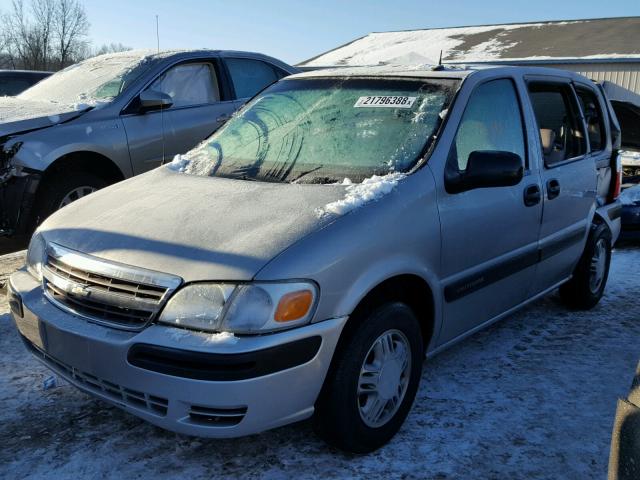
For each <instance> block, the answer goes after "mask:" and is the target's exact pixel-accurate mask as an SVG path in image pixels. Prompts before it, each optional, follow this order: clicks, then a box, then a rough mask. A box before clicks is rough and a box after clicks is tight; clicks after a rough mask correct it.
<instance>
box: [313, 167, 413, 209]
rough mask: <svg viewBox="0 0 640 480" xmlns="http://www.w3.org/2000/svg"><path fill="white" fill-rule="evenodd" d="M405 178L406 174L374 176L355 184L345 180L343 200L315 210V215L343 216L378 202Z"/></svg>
mask: <svg viewBox="0 0 640 480" xmlns="http://www.w3.org/2000/svg"><path fill="white" fill-rule="evenodd" d="M405 176H406V174H404V173H397V172H396V173H390V174H388V175H382V176H378V175H374V176H373V177H370V178H365V179H364V180H363V181H362V183H357V184H353V183H351V180H349V179H348V178H345V179H344V181H343V182H342V184H343V185H346V186H347V188H346V194H345V196H344V198H342V199H340V200H336V201H335V202H331V203H329V204H327V205H325V206H324V207H323V208H319V209H317V210H316V215H317V216H318V217H324V216H325V215H331V214H333V215H344V214H345V213H348V212H350V211H352V210H355V209H356V208H360V207H362V206H363V205H366V204H367V203H371V202H375V201H378V200H380V199H381V198H382V197H384V196H385V195H387V194H389V193H391V191H392V190H393V189H394V188H396V185H397V184H398V182H399V181H400V180H402V179H403V178H404V177H405Z"/></svg>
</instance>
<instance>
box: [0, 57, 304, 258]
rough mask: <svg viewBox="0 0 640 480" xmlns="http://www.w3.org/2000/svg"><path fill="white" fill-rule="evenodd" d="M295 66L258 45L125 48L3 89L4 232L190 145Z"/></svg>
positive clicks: (0, 176) (0, 224)
mask: <svg viewBox="0 0 640 480" xmlns="http://www.w3.org/2000/svg"><path fill="white" fill-rule="evenodd" d="M295 71H296V69H295V68H294V67H291V66H289V65H287V64H285V63H283V62H281V61H279V60H277V59H275V58H272V57H268V56H266V55H262V54H259V53H249V52H237V51H220V50H196V51H165V52H149V51H128V52H120V53H114V54H107V55H101V56H98V57H95V58H92V59H89V60H85V61H83V62H80V63H78V64H75V65H72V66H70V67H68V68H66V69H64V70H62V71H60V72H57V73H56V74H54V75H52V76H51V77H49V78H47V79H45V80H44V81H42V82H40V83H38V84H37V85H35V86H33V87H31V88H30V89H28V90H26V91H24V92H22V93H21V94H20V95H18V96H16V97H4V98H0V236H4V237H13V240H15V238H19V237H21V236H22V237H23V238H24V239H26V238H28V236H30V234H31V232H32V231H33V230H34V229H35V227H36V226H37V225H38V224H39V223H40V222H41V221H42V220H43V219H44V218H46V217H47V216H48V215H50V214H51V213H52V212H54V211H56V210H58V209H59V208H61V207H63V206H65V205H67V204H69V203H71V202H73V201H75V200H77V199H78V198H81V197H83V196H85V195H88V194H89V193H91V192H94V191H95V190H98V189H100V188H102V187H105V186H107V185H110V184H112V183H115V182H118V181H120V180H123V179H125V178H128V177H131V176H133V175H138V174H140V173H143V172H146V171H148V170H151V169H153V168H155V167H157V166H159V165H160V164H161V163H163V161H165V160H166V159H169V160H170V159H171V158H173V156H174V155H176V154H178V153H183V152H186V151H188V150H189V149H191V148H192V147H194V146H195V145H196V144H198V143H199V142H201V141H202V140H204V139H205V138H207V137H208V136H209V135H211V134H212V133H213V132H215V131H216V130H217V129H218V128H219V127H220V125H222V124H223V123H224V122H225V121H226V120H227V119H228V118H229V117H231V115H232V114H233V112H234V111H235V110H236V109H238V108H239V107H240V106H242V105H243V104H244V103H245V102H246V101H247V100H248V99H249V98H250V97H252V96H253V95H255V94H256V93H257V92H258V91H260V90H262V89H263V88H265V87H266V86H268V85H269V84H271V83H273V82H275V81H277V80H279V79H280V78H282V77H285V76H287V75H289V74H291V73H293V72H295ZM13 243H15V242H13ZM12 248H13V245H12Z"/></svg>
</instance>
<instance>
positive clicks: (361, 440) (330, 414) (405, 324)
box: [314, 302, 424, 453]
mask: <svg viewBox="0 0 640 480" xmlns="http://www.w3.org/2000/svg"><path fill="white" fill-rule="evenodd" d="M363 317H364V318H360V319H359V318H352V319H351V320H350V322H358V324H357V327H356V328H355V329H354V330H352V331H348V332H345V333H346V334H347V335H348V337H347V338H345V339H344V341H342V342H341V344H340V347H339V349H338V350H337V351H336V354H335V357H334V360H333V362H332V367H331V369H330V372H329V375H328V376H327V379H326V380H325V384H324V387H323V391H322V393H321V395H320V397H319V399H318V401H317V402H316V414H315V416H314V427H315V430H316V433H317V434H318V435H319V436H320V437H321V438H323V439H324V440H325V441H326V442H327V443H329V444H330V445H333V446H335V447H337V448H340V449H342V450H346V451H349V452H353V453H368V452H372V451H374V450H376V449H378V448H380V447H382V446H383V445H384V444H385V443H387V442H388V441H389V440H390V439H391V438H392V437H393V436H394V435H395V434H396V432H397V431H398V430H399V429H400V427H401V426H402V423H403V422H404V420H405V418H406V417H407V414H408V413H409V411H410V409H411V406H412V404H413V401H414V399H415V395H416V391H417V389H418V384H419V383H420V376H421V373H422V363H423V361H424V356H423V349H424V347H423V340H422V334H421V331H420V325H419V323H418V319H417V318H416V316H415V314H414V313H413V311H412V310H411V308H409V307H408V306H407V305H405V304H404V303H399V302H397V303H387V304H383V305H381V306H378V307H377V308H374V309H372V310H370V311H369V312H367V313H363ZM389 331H395V332H398V331H399V332H401V333H402V335H404V340H407V341H408V345H409V347H410V352H409V355H408V357H409V358H410V360H411V363H410V366H407V368H406V372H407V376H408V384H407V386H406V389H405V390H404V392H405V393H404V396H403V397H402V399H401V400H400V401H399V402H398V405H400V406H399V407H398V408H397V410H396V411H395V413H393V415H392V416H391V417H390V418H389V419H388V420H386V423H384V424H383V425H380V426H378V427H371V426H369V425H367V424H366V423H365V421H364V420H363V417H362V415H361V412H360V405H361V403H360V402H362V395H358V385H359V378H360V371H361V368H362V366H363V363H364V361H365V358H368V357H367V356H368V355H371V354H372V352H370V349H371V348H373V345H374V343H376V340H377V339H378V338H379V337H380V336H381V335H383V334H385V333H386V332H389ZM367 401H368V400H367ZM392 408H393V407H392ZM392 408H390V410H392ZM389 415H391V412H389Z"/></svg>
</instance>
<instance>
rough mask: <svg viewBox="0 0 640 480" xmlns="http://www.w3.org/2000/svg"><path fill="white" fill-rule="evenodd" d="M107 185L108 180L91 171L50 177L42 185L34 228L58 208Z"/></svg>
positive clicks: (35, 212) (34, 216)
mask: <svg viewBox="0 0 640 480" xmlns="http://www.w3.org/2000/svg"><path fill="white" fill-rule="evenodd" d="M107 185H108V182H106V181H105V180H104V179H103V178H101V177H99V176H98V175H95V174H93V173H89V172H70V173H65V174H62V173H57V174H55V175H53V176H51V177H49V178H48V179H46V180H45V182H44V183H43V184H42V186H41V187H40V191H39V195H38V197H39V198H38V200H37V202H36V205H35V210H34V215H33V221H34V224H33V228H34V229H35V228H36V227H37V226H38V225H40V224H41V223H42V222H43V221H44V220H45V219H46V218H47V217H48V216H49V215H51V214H52V213H53V212H55V211H56V210H59V209H61V208H62V207H65V206H67V205H69V204H70V203H73V202H74V201H76V200H79V199H80V198H82V197H86V196H87V195H89V194H91V193H93V192H95V191H96V190H100V189H101V188H103V187H106V186H107Z"/></svg>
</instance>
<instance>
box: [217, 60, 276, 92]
mask: <svg viewBox="0 0 640 480" xmlns="http://www.w3.org/2000/svg"><path fill="white" fill-rule="evenodd" d="M226 63H227V68H228V69H229V74H230V75H231V81H232V82H233V88H234V89H235V91H236V97H237V98H250V97H253V96H254V95H255V94H256V93H258V92H259V91H260V90H262V89H263V88H265V87H267V86H269V85H271V84H272V83H273V82H276V81H278V80H279V79H280V78H282V76H281V74H279V72H277V71H276V70H275V69H274V68H273V67H271V65H268V64H266V63H265V62H261V61H260V60H251V59H248V58H229V59H227V60H226Z"/></svg>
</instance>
